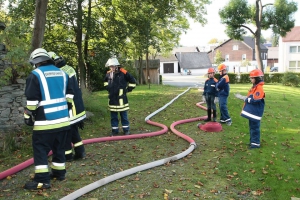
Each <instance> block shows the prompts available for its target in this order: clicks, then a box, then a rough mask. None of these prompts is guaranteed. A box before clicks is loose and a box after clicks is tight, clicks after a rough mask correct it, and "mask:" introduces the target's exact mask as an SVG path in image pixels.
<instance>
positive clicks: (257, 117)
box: [241, 69, 265, 149]
mask: <svg viewBox="0 0 300 200" xmlns="http://www.w3.org/2000/svg"><path fill="white" fill-rule="evenodd" d="M249 76H250V81H251V83H252V87H251V88H250V90H249V92H248V94H247V97H246V98H245V103H244V107H243V109H242V112H241V116H242V117H245V118H246V119H248V120H249V130H250V145H249V148H250V149H253V148H260V121H261V119H262V116H263V113H264V109H265V100H264V99H265V92H264V89H263V85H264V81H263V76H264V74H263V72H262V71H261V70H259V69H254V70H252V71H251V72H250V75H249Z"/></svg>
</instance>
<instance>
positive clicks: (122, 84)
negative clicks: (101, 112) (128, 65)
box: [104, 68, 136, 112]
mask: <svg viewBox="0 0 300 200" xmlns="http://www.w3.org/2000/svg"><path fill="white" fill-rule="evenodd" d="M104 86H105V87H106V88H107V91H108V93H109V96H108V99H109V102H108V109H109V110H110V111H114V112H120V111H125V110H128V109H129V104H128V98H127V95H126V93H127V91H132V90H133V89H134V88H135V87H136V80H135V78H134V77H133V76H132V75H131V74H130V73H128V72H127V71H126V70H125V69H123V68H119V71H118V72H116V73H113V72H112V71H108V72H107V74H106V76H105V78H104Z"/></svg>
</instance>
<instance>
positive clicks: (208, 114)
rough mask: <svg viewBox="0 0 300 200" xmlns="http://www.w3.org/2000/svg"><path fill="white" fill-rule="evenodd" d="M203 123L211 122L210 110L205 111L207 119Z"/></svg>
mask: <svg viewBox="0 0 300 200" xmlns="http://www.w3.org/2000/svg"><path fill="white" fill-rule="evenodd" d="M204 121H205V122H209V121H211V109H208V110H207V119H205V120H204Z"/></svg>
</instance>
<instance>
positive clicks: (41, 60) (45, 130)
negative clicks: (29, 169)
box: [24, 48, 74, 189]
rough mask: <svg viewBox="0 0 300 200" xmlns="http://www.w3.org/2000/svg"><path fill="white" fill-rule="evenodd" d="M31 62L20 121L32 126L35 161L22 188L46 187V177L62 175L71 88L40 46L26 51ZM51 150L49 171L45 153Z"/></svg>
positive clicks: (63, 73) (71, 96)
mask: <svg viewBox="0 0 300 200" xmlns="http://www.w3.org/2000/svg"><path fill="white" fill-rule="evenodd" d="M29 61H30V63H31V64H32V65H33V66H34V68H36V69H34V70H33V71H32V72H31V74H30V75H29V76H28V77H27V79H26V88H25V96H26V98H27V105H26V107H25V108H24V121H25V123H26V124H27V125H29V126H33V134H32V147H33V154H34V155H33V157H34V165H35V175H34V178H33V181H30V182H27V183H26V184H25V186H24V188H25V189H47V188H50V187H51V185H50V178H57V179H59V180H64V179H65V174H66V168H65V150H64V145H65V142H66V137H67V131H68V130H69V129H70V122H69V112H68V107H69V106H71V105H72V102H73V95H74V92H73V88H72V87H71V85H70V84H69V76H68V75H67V74H66V73H65V72H63V71H62V70H60V69H59V68H57V67H56V66H55V65H54V61H53V60H52V59H51V58H50V56H49V55H48V53H47V51H46V50H45V49H42V48H38V49H36V50H34V51H33V52H32V53H31V55H30V60H29ZM51 150H52V152H53V155H52V163H51V174H49V168H48V154H49V152H50V151H51Z"/></svg>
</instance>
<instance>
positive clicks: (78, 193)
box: [0, 88, 206, 200]
mask: <svg viewBox="0 0 300 200" xmlns="http://www.w3.org/2000/svg"><path fill="white" fill-rule="evenodd" d="M189 89H190V88H188V89H187V90H185V91H184V92H183V93H181V94H179V95H178V96H176V97H175V98H174V99H172V100H171V101H170V102H169V103H167V104H166V105H164V106H163V107H161V108H160V109H158V110H157V111H155V112H153V113H151V114H150V115H149V116H147V117H146V118H145V121H146V123H148V124H151V125H154V126H158V127H161V128H162V130H160V131H156V132H151V133H141V134H134V135H126V136H114V137H102V138H92V139H87V140H83V143H84V144H85V145H86V144H91V143H98V142H105V141H118V140H125V139H138V138H145V137H153V136H157V135H161V134H164V133H166V132H167V131H168V127H167V126H165V125H163V124H160V123H157V122H153V121H151V120H150V118H151V117H153V116H154V115H156V114H157V113H159V112H161V111H162V110H164V109H165V108H166V107H168V106H169V105H170V104H172V103H173V102H174V101H175V100H176V99H178V98H179V97H180V96H181V95H183V94H185V93H186V92H187V91H189ZM200 104H201V103H198V104H197V106H198V107H200V108H202V109H204V110H206V108H205V107H204V106H201V105H200ZM204 119H206V116H204V117H197V118H191V119H184V120H180V121H176V122H174V123H172V124H171V126H170V129H171V131H172V132H173V133H175V134H176V135H177V136H179V137H181V138H183V139H185V140H186V141H188V142H189V143H190V146H189V148H188V149H187V150H185V151H184V152H181V153H179V154H177V155H174V156H171V157H168V158H164V159H161V160H157V161H154V162H151V163H147V164H144V165H141V166H137V167H134V168H131V169H128V170H125V171H122V172H119V173H116V174H113V175H111V176H108V177H106V178H103V179H100V180H98V181H96V182H94V183H91V184H89V185H87V186H84V187H83V188H80V189H78V190H76V191H74V192H73V193H70V194H69V195H67V196H65V197H63V198H61V199H62V200H66V199H76V198H78V197H80V196H82V195H84V194H86V193H88V192H90V191H92V190H94V189H96V188H98V187H101V186H103V185H105V184H108V183H110V182H112V181H115V180H118V179H120V178H123V177H125V176H128V175H131V174H134V173H137V172H140V171H144V170H147V169H150V168H154V167H157V166H160V165H164V164H166V163H169V162H172V161H175V160H179V159H181V158H183V157H185V156H187V155H188V154H190V153H191V152H192V151H193V150H194V149H195V148H196V143H195V141H194V140H193V139H192V138H190V137H189V136H187V135H185V134H183V133H181V132H179V131H177V130H176V129H175V126H176V125H179V124H183V123H189V122H194V121H199V120H204ZM50 155H52V152H50V153H49V156H50ZM32 164H33V158H31V159H29V160H27V161H25V162H23V163H21V164H19V165H17V166H15V167H13V168H11V169H9V170H6V171H4V172H1V173H0V180H1V179H3V178H5V177H7V176H9V175H11V174H14V173H16V172H18V171H20V170H22V169H24V168H26V167H28V166H30V165H32Z"/></svg>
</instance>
